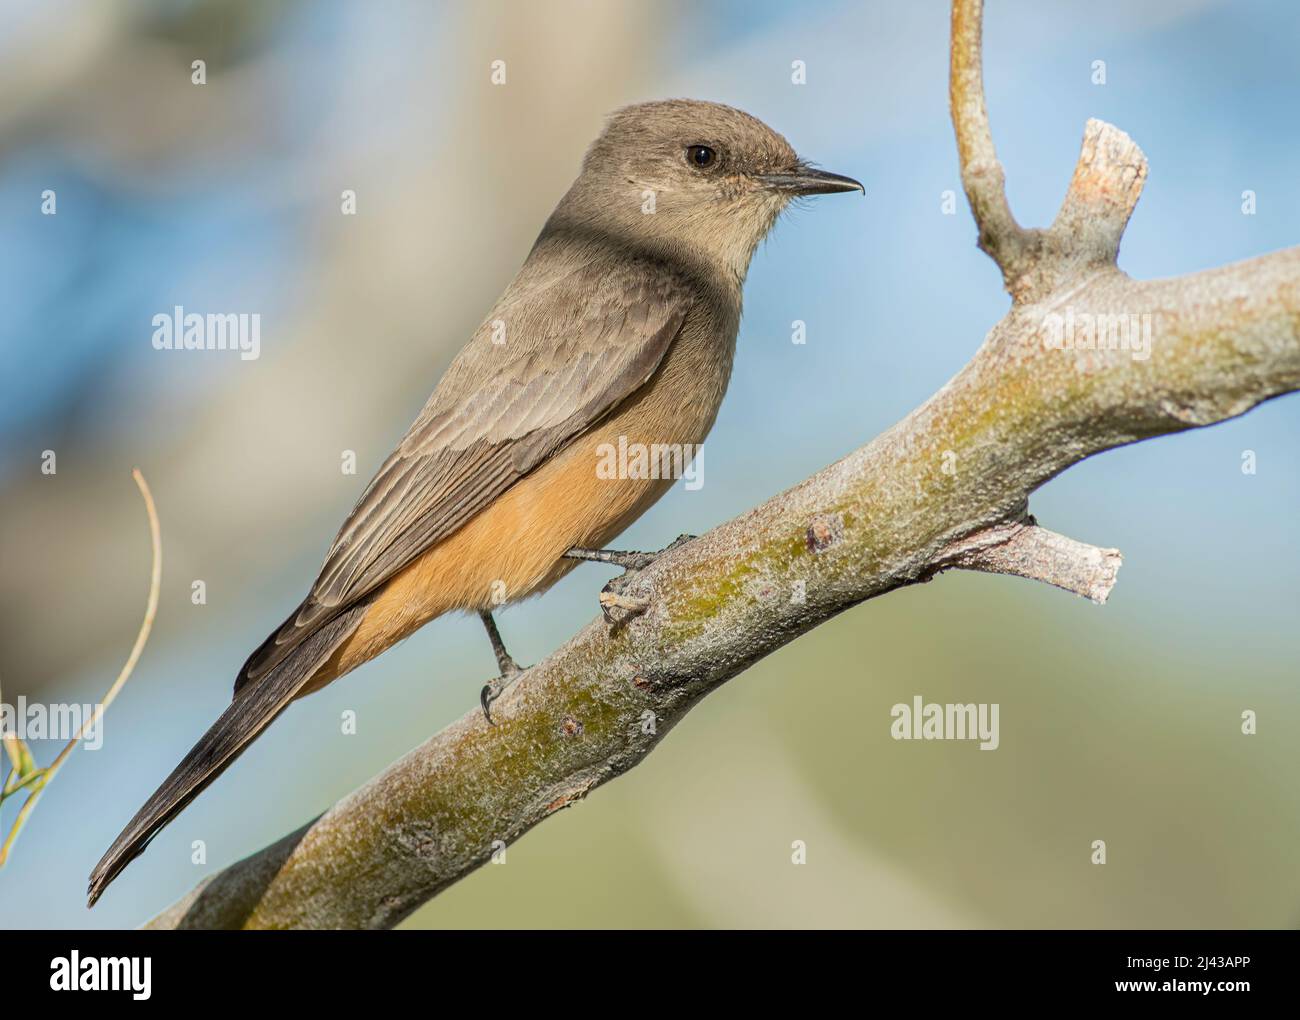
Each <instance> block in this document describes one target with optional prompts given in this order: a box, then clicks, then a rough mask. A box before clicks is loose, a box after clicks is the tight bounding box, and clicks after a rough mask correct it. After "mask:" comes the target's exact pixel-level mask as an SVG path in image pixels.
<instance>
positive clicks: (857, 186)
mask: <svg viewBox="0 0 1300 1020" xmlns="http://www.w3.org/2000/svg"><path fill="white" fill-rule="evenodd" d="M756 180H757V181H758V182H759V183H760V184H762V185H763V186H764V187H765V188H772V189H773V190H775V191H788V192H791V193H792V194H795V195H831V194H834V193H835V192H837V191H860V192H862V193H863V194H864V195H865V194H866V193H867V189H866V188H864V187H863V186H862V184H861V182H860V181H855V180H854V179H853V178H852V177H845V176H844V175H843V174H833V173H831V172H830V171H829V170H814V169H813V168H812V167H801V168H800V169H798V170H796V171H795V172H794V173H792V174H762V175H760V176H759V177H757V178H756Z"/></svg>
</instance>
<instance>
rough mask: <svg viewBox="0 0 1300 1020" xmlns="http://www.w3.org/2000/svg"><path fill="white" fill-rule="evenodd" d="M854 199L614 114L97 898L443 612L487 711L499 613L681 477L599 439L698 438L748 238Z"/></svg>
mask: <svg viewBox="0 0 1300 1020" xmlns="http://www.w3.org/2000/svg"><path fill="white" fill-rule="evenodd" d="M861 190H863V188H862V185H861V184H859V183H858V182H857V181H855V180H853V179H852V178H849V177H841V176H840V175H838V174H832V173H827V172H825V171H822V170H816V169H813V168H812V167H810V166H809V165H808V164H807V163H805V162H804V161H803V160H801V159H800V158H799V157H798V156H797V155H795V152H794V150H793V149H792V148H790V145H789V144H788V143H787V142H786V140H785V139H784V138H782V137H781V136H780V135H779V134H777V133H776V132H775V131H773V130H772V129H771V128H769V127H767V125H765V124H763V123H762V122H761V121H759V120H756V119H755V118H753V117H751V116H749V114H747V113H743V112H741V111H740V110H736V109H732V108H731V107H728V106H721V105H719V104H716V103H704V102H698V101H694V100H684V99H678V100H670V101H667V102H658V103H645V104H642V105H639V106H630V107H627V108H626V109H624V110H621V111H620V112H618V113H616V114H615V115H614V116H613V117H612V118H611V119H610V121H609V124H608V126H607V127H606V128H605V131H604V133H603V134H601V136H600V137H599V138H598V139H597V140H596V142H595V144H594V145H592V147H591V149H590V151H588V153H587V156H586V159H585V160H584V161H583V164H582V172H581V173H580V174H579V175H578V179H577V180H576V181H574V183H573V186H572V187H571V188H570V189H569V191H568V194H566V195H565V196H564V198H563V199H561V200H560V204H559V205H558V206H557V207H556V209H555V212H553V213H552V214H551V218H550V219H549V220H547V221H546V226H545V227H544V228H543V229H542V233H541V235H540V236H539V237H538V238H537V241H536V243H535V244H534V245H533V249H532V251H531V252H529V254H528V258H527V260H525V262H524V264H523V268H521V269H520V270H519V275H518V276H516V277H515V279H514V281H513V282H512V283H511V284H510V286H509V287H507V288H506V292H505V293H504V294H503V295H502V296H501V298H500V300H498V301H497V303H496V306H495V307H494V308H493V309H492V311H491V312H489V313H488V316H487V318H486V319H485V320H484V321H483V324H482V325H481V326H479V328H478V329H477V330H476V331H475V332H474V335H473V336H472V337H471V338H470V340H469V343H467V344H466V345H465V347H464V348H463V349H462V350H461V352H460V353H459V354H458V355H457V356H456V358H455V359H454V360H453V361H452V363H451V367H450V368H448V369H447V373H446V375H444V376H443V377H442V381H441V382H440V383H439V384H438V387H437V389H435V390H434V391H433V396H431V397H430V398H429V402H428V403H427V404H426V405H425V407H424V410H423V411H422V412H421V413H420V416H419V417H418V418H417V419H416V420H415V424H413V425H412V426H411V428H410V430H409V431H408V432H407V433H406V435H405V436H403V437H402V440H401V442H399V443H398V444H397V449H395V450H394V451H393V452H392V453H391V454H390V455H389V457H388V459H387V460H386V461H384V464H383V466H382V467H381V468H380V469H379V472H378V474H376V475H375V477H374V478H373V479H372V480H371V482H370V485H369V486H367V488H366V491H365V492H364V493H363V494H362V496H361V499H360V500H359V501H358V502H357V505H356V506H355V507H353V508H352V513H351V514H349V515H348V519H347V520H346V521H344V523H343V528H342V530H340V531H339V533H338V536H337V537H336V538H335V539H334V544H333V545H332V546H331V547H330V550H329V554H328V555H327V556H326V557H325V565H324V566H323V567H322V568H321V572H320V576H319V577H317V578H316V583H315V584H314V585H312V588H311V591H310V592H309V593H308V595H307V597H306V599H304V600H303V602H302V604H301V605H300V606H299V607H298V608H297V609H295V610H294V611H293V613H291V614H290V616H289V619H288V620H286V621H285V622H284V623H283V624H282V625H281V626H280V627H279V629H277V630H276V631H275V632H274V633H273V634H272V635H271V636H270V637H268V638H267V639H266V640H265V641H264V642H263V643H262V646H261V647H260V648H258V649H257V651H255V652H254V653H253V654H252V655H251V656H249V658H248V661H247V662H246V663H245V664H244V668H243V669H241V670H240V671H239V676H238V678H237V679H236V680H235V695H234V699H233V700H232V702H231V704H230V707H229V708H227V709H226V711H225V712H224V713H222V715H221V718H219V719H218V720H217V721H216V723H215V724H213V726H212V728H211V729H209V730H208V732H207V733H205V734H204V735H203V738H202V739H201V740H200V741H199V742H198V744H196V745H195V747H194V749H193V750H191V751H190V753H189V754H187V755H186V756H185V758H184V760H183V761H182V762H181V763H180V764H179V765H178V766H177V767H176V769H175V771H173V772H172V774H171V775H170V776H168V777H167V779H166V781H165V782H164V783H163V784H162V786H160V787H159V788H158V790H157V792H156V793H154V795H153V796H152V797H150V798H149V800H148V801H147V802H146V803H145V805H144V807H142V808H141V809H140V810H139V812H138V813H137V814H136V816H135V817H134V818H133V819H131V822H130V824H129V825H127V827H126V828H125V829H124V830H123V831H122V834H121V835H120V836H118V837H117V840H116V842H114V843H113V845H112V846H111V847H109V850H108V853H106V854H104V858H103V860H101V861H100V862H99V864H98V865H97V866H96V868H95V870H94V872H93V873H92V874H91V876H90V890H89V894H90V903H91V904H92V905H93V904H94V902H95V901H96V900H97V899H98V898H99V896H100V894H101V893H102V892H103V891H104V888H105V887H106V886H107V885H108V883H109V882H111V881H112V880H113V879H114V877H116V876H117V874H118V872H120V871H121V870H122V869H123V868H124V867H125V866H126V865H127V864H128V863H129V862H130V861H131V860H132V859H133V858H135V857H136V856H137V855H139V854H140V853H141V851H143V850H144V848H145V846H146V845H148V843H149V840H151V839H152V838H153V837H154V836H155V835H156V834H157V833H158V831H159V830H160V829H161V828H162V827H163V826H164V825H166V824H167V823H168V822H169V821H171V819H172V818H174V817H175V816H176V814H177V813H178V812H180V811H181V809H182V808H184V807H185V805H187V804H188V803H189V802H190V801H191V800H193V799H194V798H195V797H196V796H198V794H199V793H200V792H201V791H202V790H203V789H204V788H205V787H206V786H207V785H208V784H209V783H211V782H212V781H213V780H214V779H216V778H217V776H219V775H220V774H221V773H222V772H223V771H224V770H225V769H226V768H227V767H228V766H229V765H230V764H231V762H233V761H234V760H235V758H236V757H238V755H239V754H240V752H242V751H243V750H244V748H245V747H247V746H248V745H249V743H250V742H251V741H252V740H253V738H254V737H256V736H257V735H258V734H259V733H261V732H262V730H264V729H265V728H266V727H267V726H268V725H269V724H270V722H271V720H273V719H274V718H275V717H276V716H278V715H279V714H280V713H281V712H283V711H284V710H285V708H286V707H287V706H288V705H289V702H291V701H293V700H294V699H295V698H300V697H302V696H303V695H304V694H310V693H311V692H312V691H316V690H319V689H320V688H322V687H324V686H325V685H326V684H328V683H329V682H330V681H331V680H334V679H336V678H338V677H340V676H342V675H343V674H344V673H347V672H349V671H351V670H353V669H356V667H357V666H360V665H361V664H362V663H363V662H366V661H367V660H369V659H373V658H374V657H375V656H376V655H378V654H380V653H381V652H383V651H384V650H385V649H387V648H389V647H390V646H392V645H393V644H395V643H396V642H398V641H401V640H402V639H403V638H405V637H407V636H408V635H409V634H411V633H412V632H413V631H415V630H416V629H417V628H419V627H422V626H424V624H426V623H428V622H429V621H430V620H432V619H433V618H434V617H436V616H441V615H442V614H443V613H446V612H448V611H449V610H453V609H460V610H473V611H476V612H477V613H478V614H479V615H480V616H481V617H482V619H483V622H484V624H485V625H486V627H487V630H488V636H489V638H491V640H492V647H493V651H494V652H495V653H496V656H497V665H498V667H499V669H500V670H501V674H502V676H501V678H499V679H498V681H494V682H493V683H492V684H489V685H488V687H486V688H484V691H483V695H482V700H483V709H484V713H485V714H486V713H487V711H488V706H489V704H490V702H491V700H492V698H493V697H495V696H496V694H498V693H499V692H500V689H501V687H502V685H503V683H504V681H505V680H507V679H509V678H510V677H512V676H513V675H514V674H516V673H517V672H518V671H519V670H518V667H516V666H515V664H514V662H513V660H511V658H510V656H509V655H508V654H507V653H506V650H505V648H504V646H503V645H502V643H501V639H500V636H499V635H498V633H497V630H496V625H495V623H494V622H493V620H492V615H491V610H492V609H493V608H495V607H496V606H498V605H501V604H503V603H506V602H514V601H517V600H519V599H523V598H526V597H527V596H529V595H532V594H535V593H537V592H540V591H544V590H546V589H547V588H549V587H550V586H551V585H553V584H554V583H555V582H556V581H558V580H559V579H560V578H561V577H563V576H564V575H565V574H566V573H568V572H569V570H571V569H572V568H573V567H574V566H576V565H577V563H578V560H579V558H588V559H592V558H598V554H596V553H595V552H594V550H599V549H600V548H601V547H603V546H604V545H605V543H606V542H608V541H610V540H612V539H613V538H614V537H616V536H617V535H618V534H619V533H620V532H622V531H623V530H624V529H625V528H626V527H627V526H628V525H629V524H631V523H632V522H633V521H634V520H636V519H637V518H638V517H639V516H641V514H643V513H644V512H645V511H646V510H647V509H648V508H649V507H650V506H651V505H652V504H653V503H654V502H655V501H656V500H657V499H659V497H660V496H662V495H663V494H664V493H665V492H666V491H667V490H668V488H669V487H670V486H671V485H672V481H673V479H671V478H662V477H653V478H617V479H611V478H609V477H608V472H607V471H604V472H598V471H597V469H596V467H597V461H598V459H599V458H600V456H601V453H600V451H601V450H602V448H603V449H608V448H609V446H613V447H618V444H619V442H620V439H622V441H623V442H624V443H625V444H627V445H631V444H642V448H644V449H653V448H655V446H654V444H681V445H682V446H683V447H684V448H685V449H688V450H693V449H695V447H696V446H697V445H698V444H699V443H701V442H703V440H704V437H705V436H706V435H708V432H709V429H710V428H711V427H712V425H713V420H714V418H715V417H717V413H718V407H719V405H720V404H721V403H722V396H723V394H724V393H725V392H726V389H727V381H728V379H729V377H730V375H731V363H732V358H733V356H734V354H735V350H736V331H737V329H738V328H739V325H740V303H741V302H740V294H741V286H742V284H743V283H744V280H745V274H746V272H747V271H748V269H749V261H750V257H751V256H752V255H753V254H754V249H755V248H756V247H757V246H758V243H759V241H761V240H762V239H763V237H764V236H765V235H766V234H767V232H768V231H769V230H770V229H771V227H772V224H773V223H774V222H775V221H776V219H777V217H778V216H779V215H780V213H781V212H782V210H784V209H785V207H786V205H787V204H788V203H789V202H790V200H791V199H792V198H794V197H796V196H799V195H819V194H824V193H828V192H835V191H861ZM606 444H608V445H606ZM630 473H632V472H629V474H630ZM654 474H656V475H657V474H659V472H654ZM570 551H573V553H574V557H577V558H574V557H567V556H566V553H569V552H570ZM601 558H608V559H610V560H611V561H612V562H619V559H618V558H617V555H616V554H610V555H609V556H608V557H601ZM490 721H491V720H490V718H489V722H490Z"/></svg>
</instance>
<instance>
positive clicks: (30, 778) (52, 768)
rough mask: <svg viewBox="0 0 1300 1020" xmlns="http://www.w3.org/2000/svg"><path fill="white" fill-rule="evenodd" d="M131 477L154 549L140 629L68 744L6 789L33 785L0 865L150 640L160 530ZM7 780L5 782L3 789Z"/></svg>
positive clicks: (149, 496) (143, 489)
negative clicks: (116, 670)
mask: <svg viewBox="0 0 1300 1020" xmlns="http://www.w3.org/2000/svg"><path fill="white" fill-rule="evenodd" d="M131 477H132V478H134V479H135V484H136V485H137V486H138V487H139V489H140V495H141V496H143V497H144V508H145V511H146V513H148V515H149V538H150V542H151V545H152V549H153V567H152V569H151V571H150V574H149V598H148V601H147V602H146V603H145V610H144V619H143V620H142V621H141V622H140V630H139V631H138V632H137V633H136V636H135V644H134V645H133V646H132V648H131V654H130V655H129V656H127V659H126V663H125V665H123V666H122V669H121V671H120V672H119V673H118V674H117V679H116V680H114V681H113V685H112V686H111V687H109V689H108V691H107V693H105V695H104V697H103V699H102V700H101V701H100V702H99V704H97V705H96V706H95V710H94V712H93V713H92V714H91V717H90V719H89V720H86V721H84V722H82V724H81V728H80V729H78V730H77V733H76V735H75V736H74V737H73V738H72V739H71V740H69V741H68V743H67V745H66V746H65V747H64V748H63V750H62V751H60V752H59V755H58V757H57V758H55V759H54V761H53V762H51V763H50V765H49V767H47V768H44V769H38V770H36V771H35V772H32V773H30V774H29V775H27V776H26V777H24V778H23V780H22V781H21V782H19V783H18V784H17V785H15V786H14V787H13V789H12V790H9V789H6V793H7V794H13V793H17V792H18V791H19V790H21V789H23V788H24V787H25V786H27V785H28V784H31V786H32V792H31V793H29V794H28V795H27V799H26V800H25V801H23V806H22V807H21V808H19V810H18V816H17V817H16V818H15V819H14V824H13V826H12V828H11V829H10V830H9V835H8V836H6V837H5V841H4V844H3V845H0V868H2V867H4V865H5V862H6V861H8V859H9V851H10V850H11V849H12V848H13V845H14V843H15V842H17V840H18V835H19V833H21V832H22V830H23V826H24V825H26V824H27V820H28V818H30V817H31V813H32V811H33V810H34V809H35V807H36V804H37V802H38V801H39V800H40V798H41V794H43V793H44V792H45V790H46V789H47V788H48V787H49V785H50V783H51V782H52V781H53V780H54V777H55V776H56V775H57V774H58V771H59V769H61V768H62V767H63V764H64V762H66V761H67V760H68V756H69V755H70V754H72V750H73V748H75V747H76V746H77V744H78V743H80V741H81V739H82V738H83V737H84V736H85V735H86V733H87V731H89V730H91V729H93V728H94V727H95V726H97V725H98V724H99V720H100V719H101V718H102V717H103V714H104V712H105V710H107V708H108V706H109V705H111V704H112V703H113V699H114V698H116V697H117V695H118V693H119V692H120V691H121V690H122V688H123V687H124V686H125V685H126V682H127V680H128V679H130V677H131V673H132V672H133V671H134V670H135V666H136V663H137V662H139V661H140V655H141V653H142V652H143V651H144V646H145V644H146V643H147V642H148V640H149V632H150V631H151V630H152V629H153V621H154V617H155V616H157V614H158V595H159V592H160V590H161V588H162V531H161V528H160V527H159V525H158V510H157V507H155V506H154V501H153V493H151V492H150V491H149V484H148V483H147V482H146V481H145V480H144V475H142V474H141V473H140V469H139V468H133V469H132V471H131ZM11 742H12V743H14V744H16V742H17V738H16V737H15V736H14V735H13V734H5V744H6V746H7V747H9V754H10V758H11V760H13V761H14V769H15V770H17V769H18V768H19V767H20V765H19V760H18V759H17V758H15V757H14V755H15V754H16V753H17V749H16V747H11V746H10V744H11ZM7 786H8V783H7V781H6V788H7Z"/></svg>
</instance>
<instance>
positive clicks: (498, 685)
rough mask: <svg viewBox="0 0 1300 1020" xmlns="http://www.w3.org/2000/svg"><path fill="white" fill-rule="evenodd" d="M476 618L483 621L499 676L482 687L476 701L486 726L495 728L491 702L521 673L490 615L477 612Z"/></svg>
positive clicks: (480, 611)
mask: <svg viewBox="0 0 1300 1020" xmlns="http://www.w3.org/2000/svg"><path fill="white" fill-rule="evenodd" d="M478 617H479V619H480V620H482V621H483V626H484V627H486V628H487V635H488V640H489V641H491V642H492V654H493V655H495V656H496V657H497V669H499V670H500V671H501V672H500V675H498V676H497V677H496V678H495V679H493V680H489V681H488V682H487V683H486V684H484V685H483V690H482V691H480V692H479V696H478V700H479V703H480V704H481V705H482V706H483V717H484V718H485V719H487V721H488V724H489V725H492V726H495V725H496V723H494V722H492V711H491V709H492V702H494V701H496V700H497V698H499V697H501V692H502V691H504V690H505V689H506V687H507V686H508V685H509V683H510V681H512V680H513V679H514V678H515V677H517V676H518V675H519V674H520V673H522V672H523V670H522V669H520V668H519V665H518V663H516V662H515V660H514V659H512V658H510V653H509V652H507V651H506V645H505V642H504V641H502V640H501V632H500V631H499V630H497V622H496V620H494V619H492V614H491V613H489V612H484V611H483V610H481V609H480V610H479V614H478Z"/></svg>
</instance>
